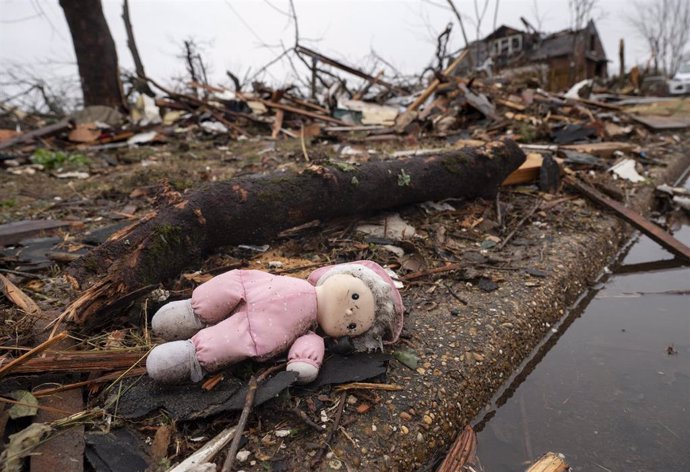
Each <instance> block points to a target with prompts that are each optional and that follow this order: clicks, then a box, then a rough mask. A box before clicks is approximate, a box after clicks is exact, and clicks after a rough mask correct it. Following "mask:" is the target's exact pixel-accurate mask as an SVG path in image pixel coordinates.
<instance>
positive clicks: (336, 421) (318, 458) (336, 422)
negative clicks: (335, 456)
mask: <svg viewBox="0 0 690 472" xmlns="http://www.w3.org/2000/svg"><path fill="white" fill-rule="evenodd" d="M346 399H347V391H343V393H342V394H341V395H340V403H339V404H338V411H337V412H336V414H335V419H334V420H333V426H332V427H331V429H330V431H328V436H327V437H326V441H325V442H324V444H323V447H322V448H321V450H319V453H318V454H316V458H315V459H314V462H313V463H312V464H311V468H312V470H315V469H316V468H317V466H318V465H319V464H320V463H321V460H322V459H323V456H324V455H325V454H326V450H327V449H328V445H329V444H330V443H331V440H332V439H333V435H334V434H335V432H336V431H337V430H338V427H339V426H340V420H341V419H342V417H343V410H344V409H345V403H346V402H345V400H346Z"/></svg>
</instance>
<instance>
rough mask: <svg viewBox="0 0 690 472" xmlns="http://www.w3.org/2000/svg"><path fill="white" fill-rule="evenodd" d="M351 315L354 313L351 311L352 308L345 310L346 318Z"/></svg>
mask: <svg viewBox="0 0 690 472" xmlns="http://www.w3.org/2000/svg"><path fill="white" fill-rule="evenodd" d="M352 313H354V312H353V311H352V308H348V309H347V310H345V314H346V315H348V316H352Z"/></svg>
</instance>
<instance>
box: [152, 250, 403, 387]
mask: <svg viewBox="0 0 690 472" xmlns="http://www.w3.org/2000/svg"><path fill="white" fill-rule="evenodd" d="M403 311H404V308H403V304H402V299H401V297H400V293H399V292H398V290H397V289H396V288H395V286H394V284H393V281H392V280H391V278H390V277H389V276H388V274H387V273H386V271H385V270H384V269H383V268H382V267H381V266H380V265H378V264H377V263H375V262H372V261H357V262H354V263H349V264H339V265H334V266H327V267H322V268H320V269H317V270H315V271H314V272H312V273H311V274H310V275H309V277H308V279H307V280H302V279H297V278H293V277H287V276H279V275H272V274H269V273H266V272H261V271H256V270H232V271H230V272H226V273H224V274H221V275H219V276H217V277H214V278H213V279H211V280H209V281H208V282H205V283H203V284H201V285H200V286H198V287H197V288H196V289H195V290H194V292H193V293H192V298H191V299H189V300H180V301H174V302H171V303H168V304H166V305H164V306H163V307H162V308H161V309H159V310H158V311H157V312H156V314H155V315H154V316H153V319H152V320H151V327H152V330H153V332H154V333H155V334H156V335H158V336H160V337H162V338H163V339H165V340H166V341H169V342H166V343H164V344H161V345H158V346H156V347H155V348H154V349H153V350H152V351H151V353H150V354H149V356H148V358H147V360H146V370H147V372H148V374H149V376H150V377H151V378H153V379H154V380H156V381H158V382H161V383H179V382H184V381H189V380H191V381H193V382H198V381H199V380H201V379H202V378H203V376H204V375H205V374H206V373H210V372H215V371H217V370H220V369H223V368H225V367H228V366H230V365H232V364H236V363H238V362H240V361H243V360H245V359H249V358H251V359H255V360H258V361H263V360H267V359H269V358H271V357H273V356H276V355H278V354H281V353H284V352H285V351H288V365H287V370H289V371H294V372H297V374H298V378H297V380H298V382H300V383H308V382H311V381H313V380H314V379H315V378H316V376H317V375H318V373H319V368H320V367H321V362H322V361H323V356H324V340H323V338H322V337H321V336H320V335H318V334H316V333H315V332H314V330H315V329H320V331H322V332H323V333H324V334H325V335H326V336H332V337H335V338H337V337H342V336H349V337H351V340H352V344H353V346H354V348H355V350H358V351H364V350H372V349H374V350H375V349H379V348H380V349H383V344H384V343H386V344H390V343H393V342H395V341H396V340H397V339H398V336H399V335H400V331H401V330H402V322H403Z"/></svg>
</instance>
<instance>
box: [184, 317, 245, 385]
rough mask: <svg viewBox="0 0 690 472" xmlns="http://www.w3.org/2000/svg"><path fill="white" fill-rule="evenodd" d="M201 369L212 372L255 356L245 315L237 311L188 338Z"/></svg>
mask: <svg viewBox="0 0 690 472" xmlns="http://www.w3.org/2000/svg"><path fill="white" fill-rule="evenodd" d="M192 343H193V344H194V347H195V348H196V356H197V359H198V360H199V363H200V364H201V367H203V369H204V370H205V371H207V372H214V371H216V370H219V369H222V368H223V367H227V366H229V365H232V364H236V363H238V362H240V361H243V360H245V359H247V358H249V357H255V356H256V344H255V343H254V340H253V339H252V336H251V333H250V330H249V320H248V319H247V313H246V312H242V311H240V312H238V313H235V314H234V315H232V316H231V317H229V318H226V319H224V320H223V321H221V322H220V323H217V324H215V325H213V326H209V327H207V328H204V329H202V330H201V331H199V332H198V333H196V334H195V335H194V337H192Z"/></svg>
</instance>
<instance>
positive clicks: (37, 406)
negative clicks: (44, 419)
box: [0, 397, 70, 415]
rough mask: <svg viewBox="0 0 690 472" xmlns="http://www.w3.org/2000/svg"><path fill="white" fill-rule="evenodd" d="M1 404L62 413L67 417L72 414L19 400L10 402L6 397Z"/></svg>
mask: <svg viewBox="0 0 690 472" xmlns="http://www.w3.org/2000/svg"><path fill="white" fill-rule="evenodd" d="M0 402H3V403H9V404H10V405H19V406H28V407H31V408H37V409H39V410H45V411H51V412H53V413H61V414H65V415H69V414H70V412H69V411H65V410H61V409H59V408H53V407H52V406H45V405H39V404H33V403H26V402H20V401H17V400H10V399H9V398H5V397H0Z"/></svg>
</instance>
